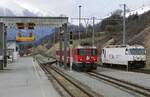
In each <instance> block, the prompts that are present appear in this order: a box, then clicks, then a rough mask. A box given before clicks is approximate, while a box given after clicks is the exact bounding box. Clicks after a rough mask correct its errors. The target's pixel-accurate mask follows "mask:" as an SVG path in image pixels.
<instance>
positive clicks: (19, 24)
mask: <svg viewBox="0 0 150 97" xmlns="http://www.w3.org/2000/svg"><path fill="white" fill-rule="evenodd" d="M16 25H17V28H18V29H24V28H25V25H24V23H16Z"/></svg>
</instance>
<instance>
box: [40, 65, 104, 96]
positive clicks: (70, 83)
mask: <svg viewBox="0 0 150 97" xmlns="http://www.w3.org/2000/svg"><path fill="white" fill-rule="evenodd" d="M39 64H40V63H39ZM40 66H41V68H42V69H43V70H44V71H45V72H46V74H50V75H51V76H52V78H53V79H55V80H56V81H57V83H58V84H59V85H60V86H61V87H62V88H63V89H64V90H65V91H66V92H67V93H68V94H69V95H70V97H103V96H102V95H99V94H97V93H95V92H93V91H89V90H86V89H85V88H83V86H82V85H81V84H80V83H78V82H76V81H75V80H72V79H71V78H69V77H68V76H67V75H66V74H64V73H63V72H61V71H60V70H59V69H57V68H56V67H52V66H50V65H42V64H40Z"/></svg>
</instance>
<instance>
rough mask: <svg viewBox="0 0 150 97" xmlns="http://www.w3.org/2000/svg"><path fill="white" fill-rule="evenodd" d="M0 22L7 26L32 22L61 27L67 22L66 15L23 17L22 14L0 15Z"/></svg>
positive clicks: (37, 24)
mask: <svg viewBox="0 0 150 97" xmlns="http://www.w3.org/2000/svg"><path fill="white" fill-rule="evenodd" d="M0 22H3V23H5V24H6V26H8V27H14V26H16V24H17V23H34V24H35V25H36V26H50V27H61V26H62V24H64V23H67V22H68V17H23V16H0Z"/></svg>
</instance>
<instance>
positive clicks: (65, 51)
mask: <svg viewBox="0 0 150 97" xmlns="http://www.w3.org/2000/svg"><path fill="white" fill-rule="evenodd" d="M63 27H64V68H65V69H66V68H67V32H68V29H67V23H65V24H64V26H63Z"/></svg>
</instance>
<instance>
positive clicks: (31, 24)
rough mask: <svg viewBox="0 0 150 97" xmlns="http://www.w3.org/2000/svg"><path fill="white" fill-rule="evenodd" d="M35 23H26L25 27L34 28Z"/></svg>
mask: <svg viewBox="0 0 150 97" xmlns="http://www.w3.org/2000/svg"><path fill="white" fill-rule="evenodd" d="M34 26H35V23H28V24H27V27H28V29H34Z"/></svg>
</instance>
